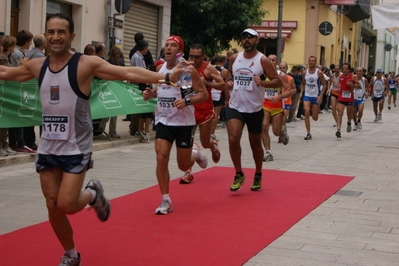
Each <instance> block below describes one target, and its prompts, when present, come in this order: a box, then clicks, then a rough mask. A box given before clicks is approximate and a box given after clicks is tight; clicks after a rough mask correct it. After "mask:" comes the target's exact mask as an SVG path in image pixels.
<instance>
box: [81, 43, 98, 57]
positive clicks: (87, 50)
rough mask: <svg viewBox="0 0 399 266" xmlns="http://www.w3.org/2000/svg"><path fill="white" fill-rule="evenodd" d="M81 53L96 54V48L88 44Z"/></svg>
mask: <svg viewBox="0 0 399 266" xmlns="http://www.w3.org/2000/svg"><path fill="white" fill-rule="evenodd" d="M83 53H84V54H85V55H96V48H95V47H94V45H92V44H88V45H86V46H85V49H84V50H83Z"/></svg>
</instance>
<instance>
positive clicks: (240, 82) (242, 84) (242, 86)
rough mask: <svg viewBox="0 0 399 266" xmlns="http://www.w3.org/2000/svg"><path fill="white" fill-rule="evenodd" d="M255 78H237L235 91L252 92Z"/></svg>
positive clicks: (235, 78) (235, 79)
mask: <svg viewBox="0 0 399 266" xmlns="http://www.w3.org/2000/svg"><path fill="white" fill-rule="evenodd" d="M252 83H253V76H249V77H246V76H235V77H234V89H237V90H245V91H251V90H252V89H253V85H252Z"/></svg>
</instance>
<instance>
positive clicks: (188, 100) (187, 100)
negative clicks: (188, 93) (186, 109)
mask: <svg viewBox="0 0 399 266" xmlns="http://www.w3.org/2000/svg"><path fill="white" fill-rule="evenodd" d="M184 102H185V103H186V106H189V105H191V99H190V98H185V99H184Z"/></svg>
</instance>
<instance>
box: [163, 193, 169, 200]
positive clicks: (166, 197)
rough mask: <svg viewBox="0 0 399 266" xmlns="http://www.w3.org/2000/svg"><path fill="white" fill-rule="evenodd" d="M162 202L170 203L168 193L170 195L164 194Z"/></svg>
mask: <svg viewBox="0 0 399 266" xmlns="http://www.w3.org/2000/svg"><path fill="white" fill-rule="evenodd" d="M162 200H168V201H170V197H169V193H168V194H163V195H162Z"/></svg>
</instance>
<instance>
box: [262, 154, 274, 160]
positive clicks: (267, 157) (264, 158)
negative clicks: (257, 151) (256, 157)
mask: <svg viewBox="0 0 399 266" xmlns="http://www.w3.org/2000/svg"><path fill="white" fill-rule="evenodd" d="M263 161H264V162H271V161H274V158H273V155H272V154H271V152H268V151H267V152H266V154H265V157H263Z"/></svg>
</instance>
